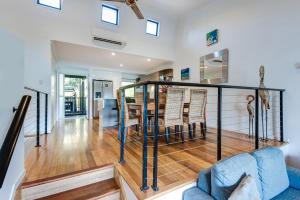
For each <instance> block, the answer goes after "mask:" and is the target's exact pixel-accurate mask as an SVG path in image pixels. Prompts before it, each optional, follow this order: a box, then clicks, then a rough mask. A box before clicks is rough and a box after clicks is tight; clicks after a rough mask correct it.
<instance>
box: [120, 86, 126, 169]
mask: <svg viewBox="0 0 300 200" xmlns="http://www.w3.org/2000/svg"><path fill="white" fill-rule="evenodd" d="M120 93H121V145H120V163H121V164H124V163H125V159H124V148H125V131H124V129H125V90H124V89H121V90H120Z"/></svg>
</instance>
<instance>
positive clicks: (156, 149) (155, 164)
mask: <svg viewBox="0 0 300 200" xmlns="http://www.w3.org/2000/svg"><path fill="white" fill-rule="evenodd" d="M158 95H159V85H158V84H155V90H154V98H155V116H154V124H155V127H154V148H153V184H152V189H153V190H154V191H158V187H157V174H158V167H157V164H158V158H157V154H158V134H159V126H158V106H159V105H158V98H159V97H158Z"/></svg>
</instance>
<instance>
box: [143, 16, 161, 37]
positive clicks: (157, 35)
mask: <svg viewBox="0 0 300 200" xmlns="http://www.w3.org/2000/svg"><path fill="white" fill-rule="evenodd" d="M148 22H150V23H154V24H156V25H157V28H156V34H152V33H148V32H147V26H148ZM146 34H148V35H152V36H155V37H159V34H160V22H159V21H158V20H154V19H147V21H146Z"/></svg>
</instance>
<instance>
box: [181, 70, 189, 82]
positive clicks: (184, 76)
mask: <svg viewBox="0 0 300 200" xmlns="http://www.w3.org/2000/svg"><path fill="white" fill-rule="evenodd" d="M181 80H182V81H184V80H190V68H185V69H182V70H181Z"/></svg>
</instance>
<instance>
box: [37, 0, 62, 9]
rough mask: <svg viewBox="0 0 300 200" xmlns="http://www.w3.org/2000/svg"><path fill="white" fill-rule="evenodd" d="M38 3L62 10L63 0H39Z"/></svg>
mask: <svg viewBox="0 0 300 200" xmlns="http://www.w3.org/2000/svg"><path fill="white" fill-rule="evenodd" d="M37 3H38V4H40V5H43V6H48V7H51V8H55V9H59V10H61V0H37Z"/></svg>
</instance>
